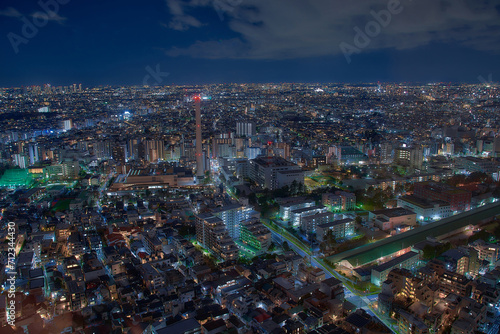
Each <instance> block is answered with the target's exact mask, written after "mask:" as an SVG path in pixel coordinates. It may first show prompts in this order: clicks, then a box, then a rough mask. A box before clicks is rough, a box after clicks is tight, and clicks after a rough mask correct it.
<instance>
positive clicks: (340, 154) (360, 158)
mask: <svg viewBox="0 0 500 334" xmlns="http://www.w3.org/2000/svg"><path fill="white" fill-rule="evenodd" d="M328 153H329V155H330V159H329V160H330V161H331V162H335V163H337V164H339V165H348V164H359V163H360V162H364V161H367V160H368V157H367V156H366V155H365V154H363V153H362V152H360V151H359V150H358V149H356V148H354V147H352V146H349V145H340V144H339V145H335V146H332V147H330V148H329V152H328Z"/></svg>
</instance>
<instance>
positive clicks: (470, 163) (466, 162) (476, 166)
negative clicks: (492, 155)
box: [457, 157, 500, 175]
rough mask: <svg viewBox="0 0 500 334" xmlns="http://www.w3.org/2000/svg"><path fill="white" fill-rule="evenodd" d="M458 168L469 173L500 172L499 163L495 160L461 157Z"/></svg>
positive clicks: (458, 160)
mask: <svg viewBox="0 0 500 334" xmlns="http://www.w3.org/2000/svg"><path fill="white" fill-rule="evenodd" d="M457 166H458V167H459V168H463V169H464V170H465V171H466V172H468V173H474V172H482V173H486V174H489V175H491V174H493V173H497V172H498V171H499V169H500V168H499V163H498V162H497V161H495V160H494V159H487V158H476V157H460V158H458V159H457Z"/></svg>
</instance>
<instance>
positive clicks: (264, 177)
mask: <svg viewBox="0 0 500 334" xmlns="http://www.w3.org/2000/svg"><path fill="white" fill-rule="evenodd" d="M248 164H249V168H248V173H249V175H248V177H249V178H250V179H251V180H252V181H254V182H256V183H257V184H258V185H259V187H261V188H263V189H265V188H267V189H269V190H275V189H279V188H282V187H284V186H290V185H291V184H292V183H293V181H296V182H297V183H304V172H303V171H302V169H301V168H300V167H299V166H297V165H295V164H294V163H292V162H290V161H287V160H285V159H283V158H281V157H258V158H255V159H253V160H249V161H248Z"/></svg>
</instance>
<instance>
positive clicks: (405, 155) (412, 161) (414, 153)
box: [394, 147, 424, 169]
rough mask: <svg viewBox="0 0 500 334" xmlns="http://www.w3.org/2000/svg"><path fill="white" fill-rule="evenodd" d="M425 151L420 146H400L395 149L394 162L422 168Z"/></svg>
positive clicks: (403, 165)
mask: <svg viewBox="0 0 500 334" xmlns="http://www.w3.org/2000/svg"><path fill="white" fill-rule="evenodd" d="M423 162H424V151H423V149H422V148H420V147H398V148H396V149H395V150H394V163H396V164H397V165H400V166H402V167H410V168H416V169H421V168H422V163H423Z"/></svg>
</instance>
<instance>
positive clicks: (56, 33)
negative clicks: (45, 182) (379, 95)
mask: <svg viewBox="0 0 500 334" xmlns="http://www.w3.org/2000/svg"><path fill="white" fill-rule="evenodd" d="M58 1H59V3H58V2H57V0H41V1H40V2H39V1H31V0H23V1H20V0H0V60H1V64H2V66H1V67H0V86H2V87H10V86H22V85H34V84H38V85H40V84H44V83H50V84H52V85H55V86H58V85H67V84H71V83H82V84H83V85H84V86H95V85H121V84H123V85H136V84H137V85H138V84H143V83H148V84H150V85H155V84H161V85H165V84H205V83H224V82H351V83H357V82H376V81H381V82H423V83H427V82H470V83H478V82H481V79H480V77H481V78H483V79H484V80H489V79H490V78H492V79H493V81H499V79H500V0H491V1H488V0H401V2H400V3H399V4H398V3H397V0H389V1H388V0H186V1H180V0H142V1H137V0H135V1H131V0H120V1H110V0H101V1H97V0H85V1H83V0H58ZM43 3H52V4H53V3H58V7H59V8H56V9H55V10H53V9H54V6H49V9H44V8H43V6H42V5H41V4H43ZM377 13H379V14H380V13H382V14H387V13H388V14H389V15H388V16H387V15H385V16H384V15H382V14H380V15H379V14H377ZM376 16H378V20H379V21H377V19H376V18H375V17H376ZM379 22H380V23H379ZM33 23H35V24H38V25H39V27H37V26H36V25H35V26H34V27H35V29H36V30H35V31H33V29H31V30H30V28H32V27H33ZM30 26H31V27H30ZM370 29H371V30H370ZM359 31H361V32H362V34H363V35H365V36H363V37H364V38H362V37H360V36H361V35H360V34H359V33H358V32H359ZM356 36H357V38H356ZM346 48H347V50H350V51H349V52H351V54H350V55H348V56H347V57H346V56H345V55H344V53H343V51H342V49H344V50H346ZM348 60H349V61H348ZM157 70H159V72H161V73H160V74H157V75H156V76H155V75H152V74H151V73H154V72H156V71H157ZM167 73H168V75H167Z"/></svg>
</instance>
